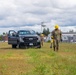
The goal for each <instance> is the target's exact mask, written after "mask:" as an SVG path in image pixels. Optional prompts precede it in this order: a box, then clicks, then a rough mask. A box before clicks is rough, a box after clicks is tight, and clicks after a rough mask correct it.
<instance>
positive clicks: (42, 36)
mask: <svg viewBox="0 0 76 75" xmlns="http://www.w3.org/2000/svg"><path fill="white" fill-rule="evenodd" d="M40 37H41V45H42V46H43V42H44V35H43V34H41V36H40Z"/></svg>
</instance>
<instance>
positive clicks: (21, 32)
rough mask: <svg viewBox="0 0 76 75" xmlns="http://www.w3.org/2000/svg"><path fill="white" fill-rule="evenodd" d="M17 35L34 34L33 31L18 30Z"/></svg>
mask: <svg viewBox="0 0 76 75" xmlns="http://www.w3.org/2000/svg"><path fill="white" fill-rule="evenodd" d="M18 34H19V35H34V34H36V33H35V31H33V30H32V31H19V32H18Z"/></svg>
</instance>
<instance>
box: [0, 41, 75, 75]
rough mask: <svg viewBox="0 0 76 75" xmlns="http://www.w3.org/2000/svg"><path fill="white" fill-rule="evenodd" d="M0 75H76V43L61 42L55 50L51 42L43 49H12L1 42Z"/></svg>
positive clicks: (45, 44)
mask: <svg viewBox="0 0 76 75" xmlns="http://www.w3.org/2000/svg"><path fill="white" fill-rule="evenodd" d="M0 75H76V44H73V43H70V44H69V43H61V44H60V50H59V51H58V52H54V51H53V49H50V43H44V46H43V47H42V48H41V49H35V48H29V49H12V48H11V45H8V44H7V43H0Z"/></svg>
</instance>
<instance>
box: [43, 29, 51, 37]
mask: <svg viewBox="0 0 76 75" xmlns="http://www.w3.org/2000/svg"><path fill="white" fill-rule="evenodd" d="M43 34H44V35H46V36H48V34H50V31H49V28H47V29H45V28H44V29H43Z"/></svg>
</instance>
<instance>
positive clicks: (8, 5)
mask: <svg viewBox="0 0 76 75" xmlns="http://www.w3.org/2000/svg"><path fill="white" fill-rule="evenodd" d="M41 22H44V24H45V25H46V27H47V28H49V29H50V31H52V30H53V29H54V26H55V24H58V25H59V26H60V29H61V30H62V31H69V30H72V29H73V30H74V31H76V0H0V33H3V32H8V31H9V30H11V29H12V30H19V29H33V30H35V31H38V32H41Z"/></svg>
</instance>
